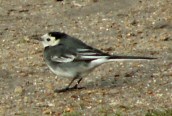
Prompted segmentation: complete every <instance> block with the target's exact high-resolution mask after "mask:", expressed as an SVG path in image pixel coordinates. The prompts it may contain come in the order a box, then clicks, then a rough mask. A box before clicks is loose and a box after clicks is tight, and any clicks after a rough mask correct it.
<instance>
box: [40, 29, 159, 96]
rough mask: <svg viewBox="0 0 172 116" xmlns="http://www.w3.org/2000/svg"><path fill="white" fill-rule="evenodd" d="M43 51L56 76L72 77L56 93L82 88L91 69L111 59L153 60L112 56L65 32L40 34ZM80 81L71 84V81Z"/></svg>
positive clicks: (151, 58) (140, 57) (142, 57)
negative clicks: (81, 83)
mask: <svg viewBox="0 0 172 116" xmlns="http://www.w3.org/2000/svg"><path fill="white" fill-rule="evenodd" d="M39 40H40V41H41V43H42V45H43V47H44V51H43V57H44V60H45V62H46V64H47V66H48V67H49V69H50V70H51V71H52V72H53V73H55V74H56V75H57V76H62V77H64V78H68V79H71V81H70V83H69V84H68V86H66V87H65V88H62V89H55V90H54V92H58V93H60V92H65V91H68V90H73V89H80V88H81V87H78V85H79V83H80V82H81V80H82V79H83V77H85V76H86V75H87V74H89V72H91V71H93V69H95V68H96V67H98V66H100V65H101V64H104V63H107V62H111V61H125V60H134V61H135V60H153V59H156V58H153V57H144V56H121V55H110V54H108V53H105V52H103V51H101V50H99V49H97V48H94V47H92V46H89V45H87V44H86V43H84V42H83V41H81V40H80V39H78V38H76V37H73V36H70V35H68V34H66V33H64V32H58V31H57V32H56V31H52V32H48V33H46V34H44V35H42V36H40V37H39ZM75 80H77V83H76V84H75V85H74V86H72V87H71V85H72V83H73V82H74V81H75Z"/></svg>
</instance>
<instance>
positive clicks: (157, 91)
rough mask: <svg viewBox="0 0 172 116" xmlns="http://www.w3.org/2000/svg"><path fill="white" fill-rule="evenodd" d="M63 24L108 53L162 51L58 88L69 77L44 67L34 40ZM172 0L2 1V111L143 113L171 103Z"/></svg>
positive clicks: (28, 114) (25, 114)
mask: <svg viewBox="0 0 172 116" xmlns="http://www.w3.org/2000/svg"><path fill="white" fill-rule="evenodd" d="M49 31H62V32H65V33H68V34H70V35H72V36H75V37H78V38H79V39H81V40H83V41H84V42H86V43H87V44H89V45H92V46H94V47H96V48H98V49H101V50H103V51H105V52H108V53H110V54H120V55H140V56H152V57H157V58H158V59H157V60H154V61H142V62H141V61H139V62H137V61H136V62H111V63H107V64H104V65H102V66H100V67H98V68H97V69H95V71H94V72H92V73H91V74H89V75H88V76H87V77H86V78H85V79H84V81H82V83H81V86H84V87H86V89H82V90H77V91H70V92H65V93H54V92H53V90H54V89H56V88H63V87H65V86H66V85H67V84H68V83H69V81H70V80H67V79H63V78H61V77H57V76H56V75H54V74H53V73H52V72H50V70H49V69H48V68H47V66H46V64H45V62H44V60H43V57H42V54H43V48H42V45H41V44H40V43H39V42H38V41H36V40H34V39H32V36H34V35H40V34H41V35H43V34H44V33H46V32H49ZM171 32H172V2H171V0H70V1H69V0H64V1H58V0H15V1H14V0H12V1H5V0H0V43H1V45H0V51H1V52H0V99H1V100H0V116H14V115H21V116H44V115H52V116H59V115H66V116H80V115H85V116H89V115H102V116H104V115H112V116H113V115H115V114H118V115H122V116H123V115H124V116H144V115H145V114H146V112H148V111H151V110H164V109H169V108H172V54H171V53H172V46H171V45H172V33H171Z"/></svg>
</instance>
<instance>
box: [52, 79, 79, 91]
mask: <svg viewBox="0 0 172 116" xmlns="http://www.w3.org/2000/svg"><path fill="white" fill-rule="evenodd" d="M75 79H77V78H76V77H74V78H73V79H72V81H71V82H70V83H69V85H68V86H67V87H66V88H63V89H60V90H58V89H55V90H54V92H57V93H60V92H65V91H67V90H69V89H70V88H69V87H70V86H71V84H72V83H73V81H74V80H75Z"/></svg>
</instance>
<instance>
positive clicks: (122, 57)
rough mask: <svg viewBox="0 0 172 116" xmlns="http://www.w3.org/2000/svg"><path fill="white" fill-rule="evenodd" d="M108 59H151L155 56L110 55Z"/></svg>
mask: <svg viewBox="0 0 172 116" xmlns="http://www.w3.org/2000/svg"><path fill="white" fill-rule="evenodd" d="M108 59H145V60H146V59H147V60H153V59H157V58H153V57H144V56H110V57H109V58H108Z"/></svg>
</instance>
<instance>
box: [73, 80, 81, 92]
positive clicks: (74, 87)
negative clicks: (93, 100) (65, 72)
mask: <svg viewBox="0 0 172 116" xmlns="http://www.w3.org/2000/svg"><path fill="white" fill-rule="evenodd" d="M81 80H82V78H80V79H79V80H78V81H77V83H76V85H75V86H73V87H72V88H73V89H80V88H78V85H79V83H80V82H81Z"/></svg>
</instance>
